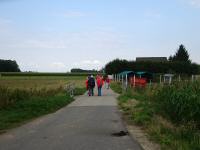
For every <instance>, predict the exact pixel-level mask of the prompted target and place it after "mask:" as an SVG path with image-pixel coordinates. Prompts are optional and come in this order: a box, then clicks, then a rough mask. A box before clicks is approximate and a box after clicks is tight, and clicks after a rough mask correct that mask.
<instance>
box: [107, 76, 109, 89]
mask: <svg viewBox="0 0 200 150" xmlns="http://www.w3.org/2000/svg"><path fill="white" fill-rule="evenodd" d="M106 86H107V89H109V88H110V79H109V77H108V76H107V77H106Z"/></svg>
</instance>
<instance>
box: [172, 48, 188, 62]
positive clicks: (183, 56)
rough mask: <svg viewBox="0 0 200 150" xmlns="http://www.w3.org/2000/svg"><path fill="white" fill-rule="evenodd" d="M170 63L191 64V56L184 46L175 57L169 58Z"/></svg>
mask: <svg viewBox="0 0 200 150" xmlns="http://www.w3.org/2000/svg"><path fill="white" fill-rule="evenodd" d="M169 61H180V62H188V63H191V60H190V59H189V54H188V52H187V50H186V48H185V46H184V45H182V44H181V45H180V46H179V49H178V50H177V52H176V54H175V55H174V56H170V57H169Z"/></svg>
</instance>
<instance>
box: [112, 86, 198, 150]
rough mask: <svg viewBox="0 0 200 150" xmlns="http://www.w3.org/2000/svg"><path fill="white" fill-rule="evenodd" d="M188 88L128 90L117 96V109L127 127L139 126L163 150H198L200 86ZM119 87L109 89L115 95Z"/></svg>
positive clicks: (162, 87)
mask: <svg viewBox="0 0 200 150" xmlns="http://www.w3.org/2000/svg"><path fill="white" fill-rule="evenodd" d="M187 84H188V83H183V84H181V85H172V86H168V87H166V86H158V85H156V86H152V87H147V88H145V89H140V88H136V89H134V90H133V89H128V90H127V91H126V92H120V93H122V94H121V95H120V96H119V97H118V100H119V106H120V107H121V109H122V110H123V112H124V115H125V116H126V118H128V121H129V123H130V122H131V123H134V124H137V125H139V126H142V127H143V129H144V130H145V131H146V133H148V135H149V138H150V139H151V140H153V141H155V142H157V143H159V144H160V145H161V149H162V150H169V149H170V150H199V149H200V131H199V128H200V127H199V120H198V119H199V118H198V117H197V115H198V113H199V112H200V110H197V107H198V105H199V104H200V103H199V102H200V101H199V98H198V94H199V89H200V88H199V87H200V83H192V85H191V84H190V85H187ZM117 86H118V87H117ZM120 86H121V85H120V84H117V83H114V84H112V86H111V87H112V88H113V87H114V88H113V90H114V91H115V92H118V91H117V90H115V89H119V88H120ZM184 110H185V111H184ZM185 112H187V113H186V115H184V113H185ZM173 115H174V116H173Z"/></svg>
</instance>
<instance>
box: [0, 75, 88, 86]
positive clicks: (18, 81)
mask: <svg viewBox="0 0 200 150" xmlns="http://www.w3.org/2000/svg"><path fill="white" fill-rule="evenodd" d="M85 78H86V76H66V77H65V76H5V77H4V76H2V77H0V86H4V87H7V88H11V89H15V88H18V89H30V88H34V89H43V88H46V89H56V88H59V87H63V86H64V85H66V84H68V83H74V84H75V86H76V87H79V88H81V87H84V86H85V82H84V81H85Z"/></svg>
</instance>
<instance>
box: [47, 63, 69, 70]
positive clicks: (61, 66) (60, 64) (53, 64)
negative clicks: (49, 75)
mask: <svg viewBox="0 0 200 150" xmlns="http://www.w3.org/2000/svg"><path fill="white" fill-rule="evenodd" d="M51 66H52V67H54V68H59V69H61V68H66V66H65V64H64V63H62V62H53V63H52V64H51Z"/></svg>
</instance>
